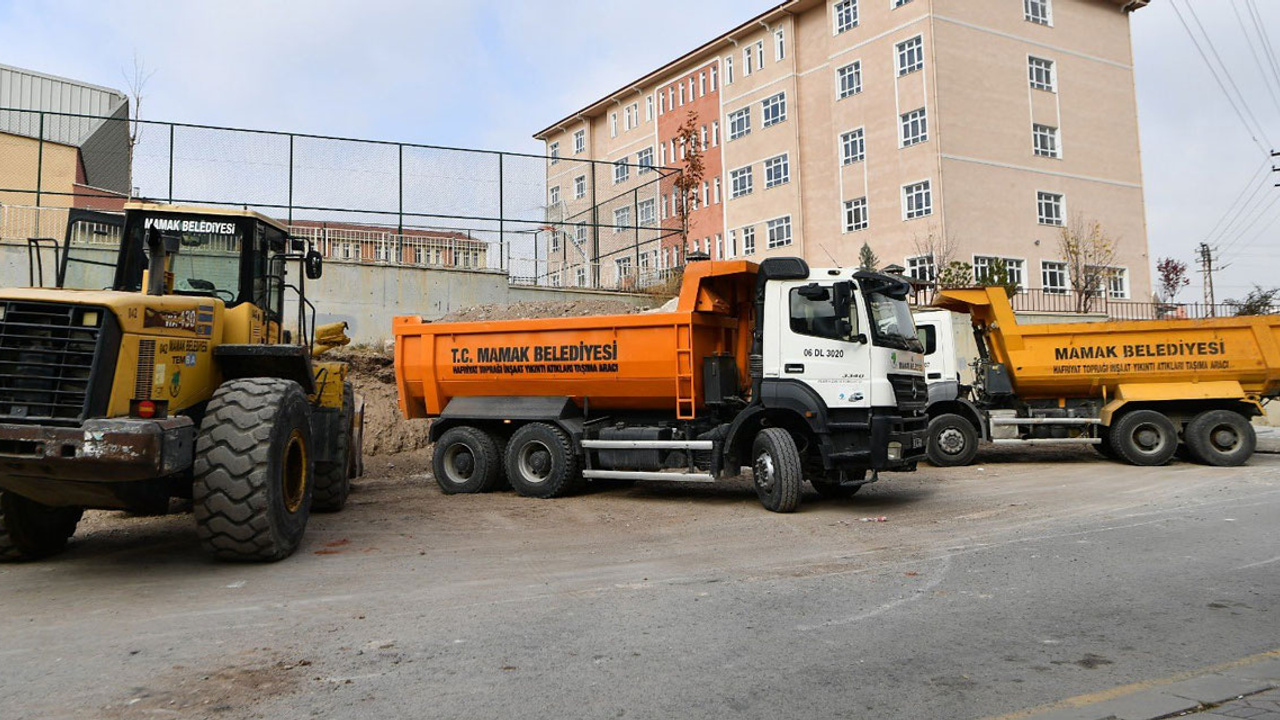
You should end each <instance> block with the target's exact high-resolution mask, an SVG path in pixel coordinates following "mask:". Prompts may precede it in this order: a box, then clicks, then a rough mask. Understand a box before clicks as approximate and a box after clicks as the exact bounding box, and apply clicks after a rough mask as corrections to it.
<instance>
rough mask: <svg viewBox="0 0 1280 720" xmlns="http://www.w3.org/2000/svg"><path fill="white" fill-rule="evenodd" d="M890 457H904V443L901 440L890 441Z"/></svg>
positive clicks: (893, 458) (896, 458) (894, 458)
mask: <svg viewBox="0 0 1280 720" xmlns="http://www.w3.org/2000/svg"><path fill="white" fill-rule="evenodd" d="M889 459H890V460H901V459H902V443H900V442H891V443H889Z"/></svg>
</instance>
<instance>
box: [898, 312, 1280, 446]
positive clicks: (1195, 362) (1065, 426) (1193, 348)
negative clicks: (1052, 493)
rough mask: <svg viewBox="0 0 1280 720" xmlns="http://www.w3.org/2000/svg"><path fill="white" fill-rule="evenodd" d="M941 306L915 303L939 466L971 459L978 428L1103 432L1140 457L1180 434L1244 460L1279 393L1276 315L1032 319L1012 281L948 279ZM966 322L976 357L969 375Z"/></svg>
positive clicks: (1034, 433)
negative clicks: (952, 284)
mask: <svg viewBox="0 0 1280 720" xmlns="http://www.w3.org/2000/svg"><path fill="white" fill-rule="evenodd" d="M935 305H937V306H938V307H940V308H942V310H941V311H929V312H922V313H920V314H918V315H917V321H918V323H919V328H920V333H921V336H922V337H923V339H924V340H925V345H926V363H927V365H928V372H929V377H930V387H929V389H930V404H929V414H930V417H931V418H932V419H931V422H930V440H929V460H930V461H931V462H932V463H933V464H935V465H943V466H952V465H967V464H968V463H970V462H972V461H973V459H974V455H975V454H976V453H977V450H978V447H977V446H978V441H979V440H980V439H981V440H989V441H991V442H993V443H996V444H1004V445H1018V444H1021V445H1029V444H1047V443H1077V444H1087V445H1093V446H1094V447H1096V448H1097V449H1098V450H1099V451H1100V452H1101V453H1102V454H1104V455H1107V456H1109V457H1115V458H1117V459H1120V460H1123V461H1125V462H1128V463H1131V464H1134V465H1163V464H1165V463H1167V462H1169V460H1171V459H1172V458H1173V456H1174V454H1175V453H1177V452H1178V450H1179V447H1182V448H1183V449H1185V451H1186V454H1187V455H1189V456H1190V457H1191V458H1192V459H1195V460H1198V461H1200V462H1202V463H1205V464H1209V465H1219V466H1230V465H1240V464H1243V463H1245V462H1247V461H1248V460H1249V457H1250V456H1251V455H1253V452H1254V448H1255V445H1256V442H1257V438H1256V435H1255V433H1254V429H1253V426H1252V424H1251V423H1250V419H1251V418H1253V417H1255V416H1258V415H1261V414H1262V403H1263V402H1266V401H1267V400H1269V399H1271V398H1275V397H1276V396H1278V395H1280V316H1276V315H1270V316H1260V317H1232V318H1219V319H1209V320H1146V321H1130V322H1103V323H1096V322H1095V323H1070V324H1062V325H1057V324H1049V325H1026V324H1020V323H1019V322H1018V320H1017V317H1016V316H1015V315H1014V312H1013V308H1012V307H1011V306H1010V303H1009V298H1008V295H1006V294H1005V291H1004V290H1003V289H1002V288H981V289H965V290H944V291H942V292H941V294H940V298H939V300H938V301H936V302H935ZM952 312H956V313H962V314H964V315H968V316H969V317H968V318H967V319H965V320H961V321H957V319H954V318H953V317H952ZM969 325H972V326H973V327H972V330H973V332H974V341H975V342H976V352H977V355H978V356H977V357H976V358H974V363H973V369H974V373H973V377H972V378H967V379H966V380H967V381H962V380H961V374H962V373H963V372H964V370H965V368H964V367H962V365H963V364H964V363H963V362H960V363H956V358H957V357H959V356H962V355H964V354H965V353H964V352H962V351H958V348H960V347H964V346H965V345H971V344H972V343H970V342H965V340H966V338H965V337H964V333H967V332H968V331H969V330H970V328H969V327H968V326H969Z"/></svg>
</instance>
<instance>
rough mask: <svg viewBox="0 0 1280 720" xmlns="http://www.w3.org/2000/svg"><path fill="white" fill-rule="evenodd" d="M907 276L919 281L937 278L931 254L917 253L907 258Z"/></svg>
mask: <svg viewBox="0 0 1280 720" xmlns="http://www.w3.org/2000/svg"><path fill="white" fill-rule="evenodd" d="M907 277H909V278H911V279H912V280H919V281H920V282H933V281H934V280H935V279H936V278H937V268H936V267H935V266H934V262H933V256H932V255H918V256H916V257H910V258H907Z"/></svg>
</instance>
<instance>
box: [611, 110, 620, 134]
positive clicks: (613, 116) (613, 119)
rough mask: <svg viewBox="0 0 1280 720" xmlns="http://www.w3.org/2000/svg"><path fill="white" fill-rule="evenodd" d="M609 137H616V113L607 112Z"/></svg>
mask: <svg viewBox="0 0 1280 720" xmlns="http://www.w3.org/2000/svg"><path fill="white" fill-rule="evenodd" d="M609 137H613V138H616V137H618V113H616V112H613V113H609Z"/></svg>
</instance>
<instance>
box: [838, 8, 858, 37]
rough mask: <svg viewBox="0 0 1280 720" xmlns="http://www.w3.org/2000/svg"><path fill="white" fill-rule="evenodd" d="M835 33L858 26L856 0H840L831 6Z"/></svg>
mask: <svg viewBox="0 0 1280 720" xmlns="http://www.w3.org/2000/svg"><path fill="white" fill-rule="evenodd" d="M832 11H833V14H834V17H835V25H836V33H835V34H836V35H839V34H840V33H842V32H848V31H850V30H852V29H854V28H856V27H858V0H842V1H841V2H838V3H836V4H835V5H834V6H833V7H832Z"/></svg>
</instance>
